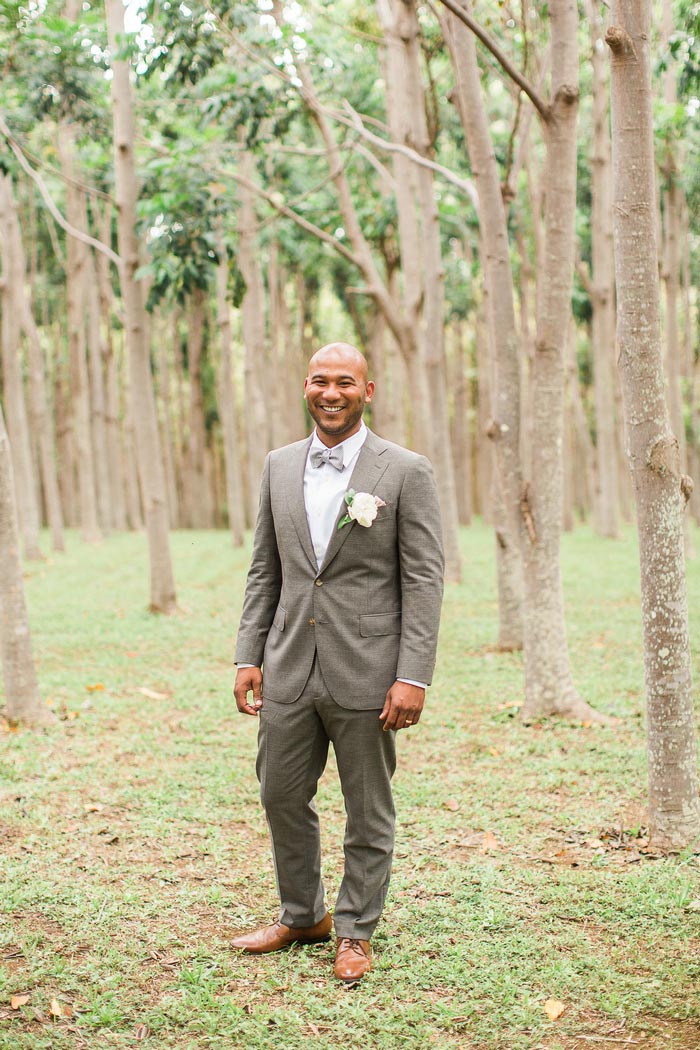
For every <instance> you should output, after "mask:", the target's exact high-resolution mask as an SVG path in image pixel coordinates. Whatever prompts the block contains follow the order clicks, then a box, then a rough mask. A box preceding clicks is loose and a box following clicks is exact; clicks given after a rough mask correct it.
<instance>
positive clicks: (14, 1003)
mask: <svg viewBox="0 0 700 1050" xmlns="http://www.w3.org/2000/svg"><path fill="white" fill-rule="evenodd" d="M28 1002H29V996H28V995H13V996H12V997H11V998H10V1006H11V1007H12V1009H13V1010H19V1008H20V1006H24V1005H25V1003H28Z"/></svg>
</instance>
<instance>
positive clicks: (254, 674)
mask: <svg viewBox="0 0 700 1050" xmlns="http://www.w3.org/2000/svg"><path fill="white" fill-rule="evenodd" d="M262 681H263V676H262V671H261V670H260V668H259V667H239V668H238V671H237V673H236V684H235V685H234V687H233V695H234V696H235V698H236V706H237V707H238V710H239V711H240V712H241V714H242V715H257V713H258V711H259V710H260V708H261V707H262V705H263V700H262ZM251 691H252V693H253V699H252V701H251V702H250V703H248V693H249V692H251Z"/></svg>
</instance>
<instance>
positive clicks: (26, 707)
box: [0, 406, 51, 723]
mask: <svg viewBox="0 0 700 1050" xmlns="http://www.w3.org/2000/svg"><path fill="white" fill-rule="evenodd" d="M0 653H1V655H2V673H3V681H4V685H5V702H6V707H5V713H6V715H7V718H8V720H9V721H10V722H29V723H31V722H46V721H49V720H50V717H51V716H50V713H49V711H48V710H47V709H46V708H45V707H44V705H43V704H42V702H41V699H40V697H39V686H38V683H37V679H36V671H35V669H34V660H33V658H32V645H31V638H30V634H29V619H28V616H27V604H26V601H25V598H24V580H23V578H22V563H21V560H20V554H19V536H18V529H17V511H16V506H15V490H14V482H13V471H12V457H11V454H10V442H9V438H8V436H7V431H6V429H5V419H4V417H3V414H2V406H0Z"/></svg>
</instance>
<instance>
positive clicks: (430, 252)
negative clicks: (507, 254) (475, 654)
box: [377, 0, 461, 580]
mask: <svg viewBox="0 0 700 1050" xmlns="http://www.w3.org/2000/svg"><path fill="white" fill-rule="evenodd" d="M377 10H378V13H379V20H380V22H381V24H382V27H383V30H384V34H385V37H386V42H387V47H386V70H387V73H386V77H385V81H386V106H387V116H388V121H389V129H390V132H391V136H392V140H393V141H394V142H398V143H401V144H403V145H406V146H410V147H411V148H412V149H414V150H415V151H416V152H417V153H419V154H420V155H421V156H423V157H427V156H428V154H429V152H430V138H429V133H428V126H427V120H426V111H425V96H424V91H423V83H422V75H421V56H420V45H419V27H418V15H417V11H416V3H415V0H378V2H377ZM393 165H394V172H395V176H396V203H397V210H398V225H399V243H400V252H401V271H402V275H403V289H404V309H405V313H406V315H407V317H408V319H409V322H410V324H411V326H412V328H413V330H414V331H415V332H416V334H417V344H418V345H417V348H416V351H415V353H417V354H418V355H419V356H420V357H421V358H422V360H423V361H424V362H425V370H426V375H427V379H428V392H429V396H430V404H431V423H432V428H431V429H432V434H431V435H429V437H428V444H427V452H428V455H430V456H431V458H432V460H433V465H434V467H435V475H436V480H437V484H438V489H439V492H440V503H441V507H442V516H443V533H444V540H445V565H446V575H447V576H448V578H449V579H453V580H457V579H459V577H460V573H461V568H460V564H461V562H460V553H459V544H458V535H459V528H458V525H459V517H458V512H457V495H456V488H455V471H454V462H453V459H452V447H451V441H450V427H449V408H448V402H447V369H446V359H445V341H444V332H445V310H444V272H443V266H442V255H441V247H440V230H439V223H438V213H437V205H436V201H435V185H434V173H433V172H432V171H431V170H430V169H429V168H427V167H423V166H421V165H417V164H415V163H414V162H413V161H412V160H410V159H408V157H406V156H404V155H403V154H401V153H397V154H395V155H394V158H393ZM414 389H415V388H414Z"/></svg>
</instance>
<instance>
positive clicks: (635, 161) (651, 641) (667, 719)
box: [606, 0, 700, 849]
mask: <svg viewBox="0 0 700 1050" xmlns="http://www.w3.org/2000/svg"><path fill="white" fill-rule="evenodd" d="M612 19H613V24H612V25H611V26H610V28H609V29H608V31H607V34H606V40H607V42H608V44H609V45H610V49H611V52H612V66H611V69H612V74H611V99H612V133H613V137H612V142H613V172H614V205H615V207H614V216H615V226H614V231H615V269H616V276H617V292H618V337H619V344H620V357H619V361H620V372H621V380H622V393H623V399H624V414H625V427H626V432H627V448H628V455H629V459H630V466H631V469H632V475H633V477H634V486H635V496H636V502H637V520H638V530H639V554H640V567H641V593H642V626H643V632H644V662H645V672H646V689H647V733H648V738H647V740H648V763H649V796H650V830H651V838H652V840H653V841H654V842H655V843H656V844H657V845H659V846H661V847H665V848H672V849H678V848H682V847H684V846H686V845H688V844H689V843H693V842H694V843H697V840H698V837H700V800H699V799H698V774H697V754H696V743H695V718H694V712H693V698H692V691H691V674H690V649H689V639H688V607H687V598H686V587H685V559H684V551H683V524H682V517H683V505H684V502H685V499H687V495H688V494H689V486H688V482H687V479H686V478H685V477H684V476H683V475H682V473H681V464H680V454H679V448H678V441H677V439H676V437H674V435H673V432H672V430H671V423H670V419H669V413H668V409H667V406H666V401H665V397H664V375H663V363H662V358H661V331H660V317H659V286H658V274H657V272H656V257H657V252H656V236H655V228H654V221H655V215H656V207H655V204H656V194H655V187H654V182H655V180H654V145H653V141H654V140H653V135H654V132H653V119H652V94H651V68H650V54H649V50H650V39H651V7H650V5H649V4H648V3H646V2H645V0H613V16H612Z"/></svg>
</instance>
